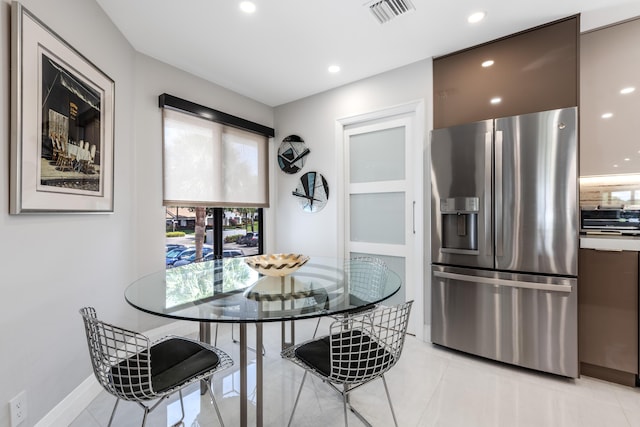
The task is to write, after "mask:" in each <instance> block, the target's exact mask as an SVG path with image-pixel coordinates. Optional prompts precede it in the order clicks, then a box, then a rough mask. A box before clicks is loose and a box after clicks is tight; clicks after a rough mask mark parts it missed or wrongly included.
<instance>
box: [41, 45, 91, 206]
mask: <svg viewBox="0 0 640 427" xmlns="http://www.w3.org/2000/svg"><path fill="white" fill-rule="evenodd" d="M41 67H42V92H41V93H42V113H41V114H42V116H41V117H42V134H41V145H40V169H39V177H38V187H37V189H38V191H52V192H65V193H78V194H86V195H92V194H94V195H100V194H101V193H102V189H103V186H102V174H101V168H100V153H101V152H102V138H101V134H100V124H101V120H100V117H101V106H102V102H101V101H102V100H101V95H100V93H99V92H98V91H97V90H95V89H93V88H92V87H91V86H90V85H88V84H86V83H85V82H83V81H82V79H80V78H79V77H77V76H75V75H74V74H73V72H71V71H69V70H68V69H67V68H65V67H64V66H63V65H62V64H60V63H58V62H56V61H55V60H54V59H53V58H52V57H50V56H48V55H47V54H46V53H42V57H41Z"/></svg>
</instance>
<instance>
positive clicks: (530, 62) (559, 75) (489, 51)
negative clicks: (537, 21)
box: [433, 15, 580, 128]
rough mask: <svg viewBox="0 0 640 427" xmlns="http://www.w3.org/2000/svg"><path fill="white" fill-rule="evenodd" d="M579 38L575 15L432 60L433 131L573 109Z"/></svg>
mask: <svg viewBox="0 0 640 427" xmlns="http://www.w3.org/2000/svg"><path fill="white" fill-rule="evenodd" d="M579 35H580V19H579V15H576V16H572V17H570V18H566V19H563V20H560V21H555V22H553V23H550V24H547V25H544V26H540V27H536V28H533V29H530V30H527V31H523V32H521V33H517V34H514V35H512V36H508V37H505V38H502V39H498V40H495V41H492V42H489V43H486V44H482V45H479V46H476V47H472V48H469V49H465V50H463V51H460V52H456V53H452V54H449V55H446V56H442V57H439V58H436V59H435V60H434V61H433V86H434V87H433V96H434V100H433V101H434V128H443V127H449V126H454V125H458V124H462V123H469V122H475V121H478V120H485V119H491V118H496V117H508V116H514V115H518V114H525V113H533V112H537V111H546V110H553V109H556V108H564V107H574V106H577V105H578V87H579V83H578V51H579V50H578V49H579ZM486 61H493V63H492V65H490V66H486V65H487V62H486ZM483 64H484V65H483ZM498 99H499V102H498ZM492 100H493V102H492Z"/></svg>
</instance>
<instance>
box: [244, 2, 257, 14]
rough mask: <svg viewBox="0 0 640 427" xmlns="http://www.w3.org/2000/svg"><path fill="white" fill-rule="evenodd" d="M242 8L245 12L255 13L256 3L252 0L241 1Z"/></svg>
mask: <svg viewBox="0 0 640 427" xmlns="http://www.w3.org/2000/svg"><path fill="white" fill-rule="evenodd" d="M240 10H241V11H243V12H244V13H253V12H255V11H256V4H255V3H254V2H251V1H243V2H240Z"/></svg>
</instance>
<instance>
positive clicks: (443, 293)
mask: <svg viewBox="0 0 640 427" xmlns="http://www.w3.org/2000/svg"><path fill="white" fill-rule="evenodd" d="M576 287H577V280H576V279H573V278H560V277H548V276H534V275H524V274H510V273H503V272H496V271H485V270H472V269H466V268H456V267H444V266H433V274H432V281H431V303H432V307H431V340H432V341H433V343H435V344H439V345H443V346H445V347H450V348H453V349H456V350H461V351H464V352H467V353H472V354H476V355H479V356H482V357H486V358H489V359H494V360H498V361H501V362H506V363H511V364H514V365H518V366H523V367H526V368H531V369H536V370H540V371H545V372H550V373H554V374H558V375H562V376H566V377H572V378H577V377H578V328H577V288H576Z"/></svg>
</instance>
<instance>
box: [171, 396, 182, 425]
mask: <svg viewBox="0 0 640 427" xmlns="http://www.w3.org/2000/svg"><path fill="white" fill-rule="evenodd" d="M178 394H179V395H180V410H181V411H182V418H180V419H179V420H178V422H176V423H174V424H173V425H174V426H177V425H178V424H182V420H184V401H183V400H182V389H180V390H178Z"/></svg>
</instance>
